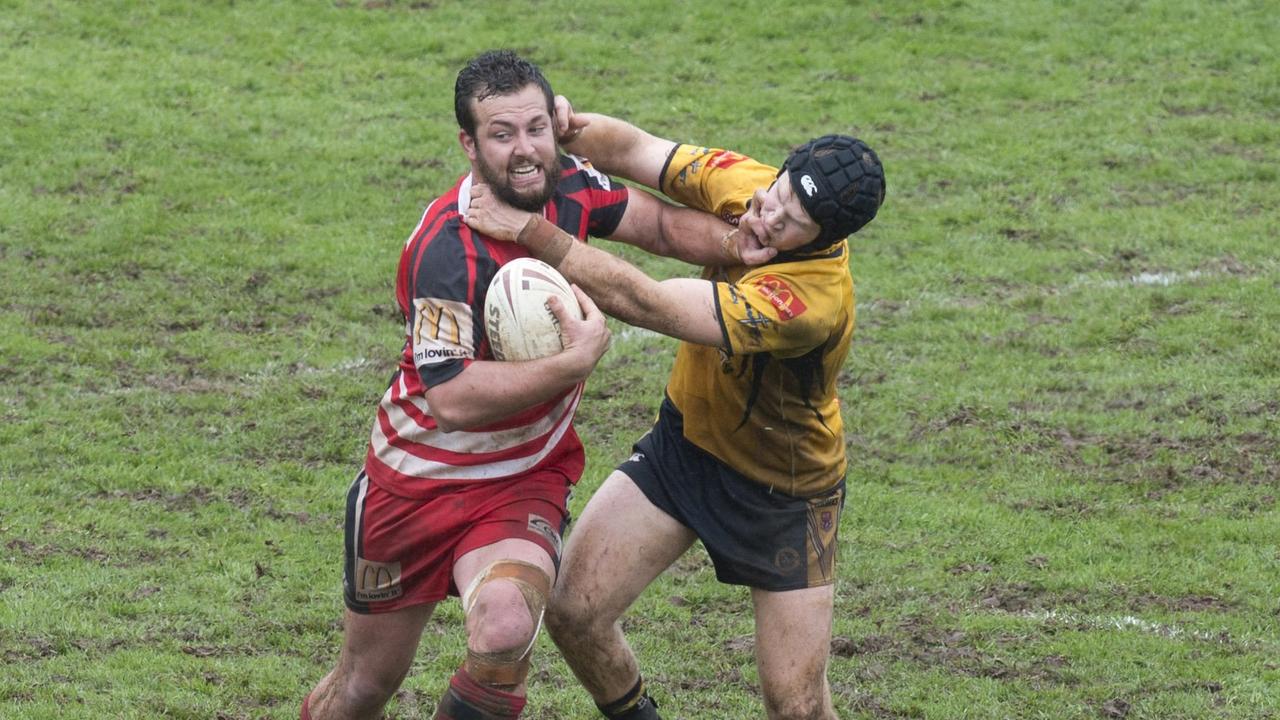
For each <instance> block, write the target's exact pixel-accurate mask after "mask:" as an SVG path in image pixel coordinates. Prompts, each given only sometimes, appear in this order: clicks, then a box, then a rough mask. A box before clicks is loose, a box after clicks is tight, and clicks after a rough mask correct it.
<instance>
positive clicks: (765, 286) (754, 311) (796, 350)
mask: <svg viewBox="0 0 1280 720" xmlns="http://www.w3.org/2000/svg"><path fill="white" fill-rule="evenodd" d="M793 267H794V266H793ZM838 287H839V283H838V282H836V283H833V282H831V281H830V279H824V278H822V277H819V276H817V275H814V274H813V273H807V272H803V271H801V272H788V268H787V267H786V266H778V265H774V266H763V267H760V268H756V269H754V270H752V271H749V272H748V273H747V274H745V275H743V276H742V277H741V278H740V279H738V280H737V281H736V282H717V283H716V302H717V303H718V304H719V312H720V322H721V324H722V326H723V329H724V333H725V338H726V339H727V340H728V342H729V348H730V350H731V351H732V352H734V353H735V354H739V355H743V354H751V353H762V352H767V353H771V354H773V355H775V356H777V357H780V358H787V357H796V356H799V355H803V354H805V353H807V352H809V351H810V350H812V349H814V348H815V347H817V346H819V345H821V344H823V343H825V342H826V341H827V339H828V338H829V337H830V335H831V332H832V327H833V323H834V322H836V321H837V320H838V319H839V318H840V316H841V313H840V298H839V295H838V293H836V292H833V290H834V289H835V288H838Z"/></svg>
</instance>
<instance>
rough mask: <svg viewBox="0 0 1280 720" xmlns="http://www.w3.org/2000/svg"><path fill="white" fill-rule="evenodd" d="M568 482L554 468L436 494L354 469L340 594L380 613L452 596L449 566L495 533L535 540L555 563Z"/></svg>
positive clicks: (352, 604) (360, 608) (357, 608)
mask: <svg viewBox="0 0 1280 720" xmlns="http://www.w3.org/2000/svg"><path fill="white" fill-rule="evenodd" d="M569 490H570V484H569V481H568V480H567V479H566V478H565V476H564V475H562V474H560V473H557V472H554V471H544V472H539V473H534V474H531V475H524V476H521V477H519V478H515V479H512V480H499V481H493V482H477V483H475V485H474V486H473V487H464V488H462V489H461V490H458V489H456V486H455V487H454V488H453V489H451V490H450V491H449V492H448V493H444V494H441V495H440V496H439V497H435V498H427V499H419V498H406V497H401V496H399V495H394V494H392V493H390V492H387V491H386V490H384V489H382V488H381V487H380V486H378V485H377V484H376V483H373V482H370V481H369V478H368V477H366V476H365V474H364V472H363V471H361V472H360V474H359V475H357V476H356V479H355V482H353V483H351V489H350V490H348V491H347V514H346V521H345V523H344V526H345V532H344V536H345V561H344V563H343V568H342V588H343V593H342V594H343V599H344V600H345V601H346V603H347V607H348V608H351V610H352V611H353V612H358V613H366V614H367V613H385V612H391V611H393V610H399V609H401V608H405V607H410V606H412V605H422V604H424V603H430V602H438V601H440V600H443V599H445V598H446V597H448V596H449V595H458V594H459V593H458V588H457V587H456V586H455V585H454V583H453V565H454V563H455V562H456V561H457V559H458V558H459V557H462V556H463V555H465V554H466V553H468V552H470V551H471V550H475V549H476V548H480V547H484V546H486V545H491V544H493V543H495V542H498V541H499V540H506V539H509V538H519V539H522V540H529V541H530V542H534V543H537V544H538V545H540V546H541V547H542V548H543V549H544V550H546V551H547V554H548V555H550V556H551V560H552V562H554V563H555V564H556V566H557V567H559V565H560V538H561V535H563V533H564V530H565V527H566V526H567V525H568V523H569V509H568V504H569Z"/></svg>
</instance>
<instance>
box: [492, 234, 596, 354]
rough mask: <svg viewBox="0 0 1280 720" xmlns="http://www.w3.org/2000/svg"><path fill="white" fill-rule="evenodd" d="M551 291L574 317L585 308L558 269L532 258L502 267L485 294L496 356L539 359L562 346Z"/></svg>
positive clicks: (558, 322)
mask: <svg viewBox="0 0 1280 720" xmlns="http://www.w3.org/2000/svg"><path fill="white" fill-rule="evenodd" d="M552 295H554V296H556V297H558V298H560V302H562V303H564V306H565V307H566V308H568V310H569V312H571V313H573V314H574V316H575V317H577V318H581V317H582V308H581V307H580V306H579V305H578V298H577V297H576V296H575V295H574V294H573V288H571V287H570V286H569V282H568V281H567V280H565V279H564V276H563V275H561V274H560V273H559V272H557V271H556V269H555V268H553V267H551V266H550V265H548V264H546V263H544V262H542V261H541V260H536V259H534V258H516V259H515V260H512V261H511V262H509V263H507V264H505V265H503V266H502V267H500V268H498V274H497V275H494V276H493V280H492V281H491V282H490V283H489V289H488V291H487V292H486V293H485V298H484V329H485V334H486V335H488V336H489V348H490V349H491V350H492V351H493V357H494V358H496V359H498V360H536V359H538V358H540V357H546V356H548V355H554V354H556V353H558V352H560V351H561V350H563V349H564V343H563V342H562V341H561V339H560V321H559V320H557V319H556V316H555V315H554V314H552V312H551V308H550V307H549V306H548V305H547V298H550V297H551V296H552Z"/></svg>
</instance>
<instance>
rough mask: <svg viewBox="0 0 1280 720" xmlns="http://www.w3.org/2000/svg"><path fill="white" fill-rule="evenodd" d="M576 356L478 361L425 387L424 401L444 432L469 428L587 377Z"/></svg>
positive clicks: (505, 415) (542, 399) (548, 397)
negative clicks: (439, 381)
mask: <svg viewBox="0 0 1280 720" xmlns="http://www.w3.org/2000/svg"><path fill="white" fill-rule="evenodd" d="M574 360H575V358H572V357H569V356H567V354H565V353H559V354H556V355H552V356H550V357H545V358H540V359H538V360H527V361H521V362H497V361H493V360H477V361H475V362H472V363H471V364H470V365H468V366H467V368H466V369H465V370H463V371H462V372H461V373H459V374H458V375H456V376H455V377H453V378H452V379H450V380H449V381H448V382H445V383H442V384H440V385H435V386H432V387H431V388H430V389H429V390H427V393H426V396H427V404H428V406H429V407H430V410H431V415H432V417H434V418H435V420H436V423H437V425H439V426H440V428H441V429H442V430H444V431H445V432H451V431H454V430H468V429H473V428H477V427H482V426H484V425H488V424H490V423H494V422H497V421H499V420H502V419H505V418H508V417H511V416H512V415H515V414H516V413H518V412H520V411H522V410H525V409H527V408H530V407H533V406H534V405H537V404H538V403H542V402H546V401H547V400H551V399H552V398H554V397H556V396H557V395H559V394H560V393H562V392H564V391H565V390H566V389H567V388H570V387H572V386H574V385H577V384H578V383H580V382H582V381H583V380H585V379H586V377H587V375H588V374H589V373H590V368H587V369H586V371H585V372H584V371H583V369H582V368H581V367H578V365H577V364H576V363H575V362H574Z"/></svg>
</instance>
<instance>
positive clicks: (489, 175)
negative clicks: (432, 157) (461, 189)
mask: <svg viewBox="0 0 1280 720" xmlns="http://www.w3.org/2000/svg"><path fill="white" fill-rule="evenodd" d="M524 161H525V159H524V158H512V159H511V164H512V165H518V164H522V163H523V162H524ZM534 162H535V163H536V164H537V165H538V167H539V168H541V170H542V176H543V178H545V180H546V182H544V183H543V184H542V187H540V188H533V189H530V190H526V191H524V192H521V191H519V190H516V189H515V188H514V187H512V185H511V183H510V181H509V179H508V178H507V175H506V173H504V172H499V171H498V170H497V169H496V168H494V167H493V166H492V165H489V164H488V163H487V162H485V160H484V155H483V154H482V153H477V154H476V167H477V168H478V169H479V170H480V177H481V179H483V180H484V182H485V184H486V185H488V186H489V187H490V188H491V189H492V190H493V194H494V195H497V196H498V199H499V200H501V201H502V202H504V203H506V204H508V205H510V206H511V207H513V208H516V209H517V210H524V211H525V212H531V213H537V212H542V207H543V206H544V205H546V204H547V202H548V201H550V200H551V196H552V195H554V194H555V192H556V183H557V182H558V181H559V179H560V173H559V169H560V168H559V163H557V162H555V158H554V157H552V158H551V162H544V161H543V159H542V158H536V159H535V160H534Z"/></svg>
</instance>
